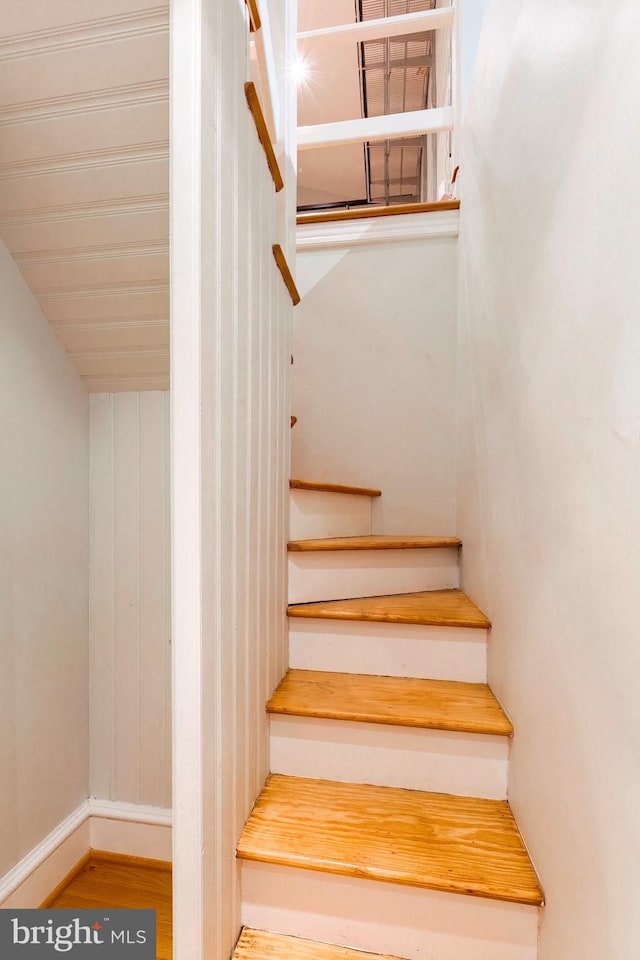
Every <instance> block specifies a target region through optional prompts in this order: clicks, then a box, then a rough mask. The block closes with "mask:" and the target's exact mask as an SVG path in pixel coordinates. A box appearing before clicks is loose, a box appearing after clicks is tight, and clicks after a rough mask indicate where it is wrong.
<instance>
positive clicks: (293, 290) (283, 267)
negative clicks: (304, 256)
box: [271, 243, 300, 307]
mask: <svg viewBox="0 0 640 960" xmlns="http://www.w3.org/2000/svg"><path fill="white" fill-rule="evenodd" d="M271 249H272V251H273V259H274V260H275V262H276V264H277V267H278V270H279V271H280V273H281V274H282V279H283V280H284V285H285V287H286V288H287V290H288V291H289V295H290V297H291V302H292V303H293V305H294V307H295V306H296V304H298V303H300V294H299V293H298V288H297V287H296V282H295V280H294V279H293V275H292V273H291V270H289V264H288V263H287V258H286V257H285V255H284V250H283V249H282V247H281V246H280V244H279V243H274V245H273V246H272V247H271Z"/></svg>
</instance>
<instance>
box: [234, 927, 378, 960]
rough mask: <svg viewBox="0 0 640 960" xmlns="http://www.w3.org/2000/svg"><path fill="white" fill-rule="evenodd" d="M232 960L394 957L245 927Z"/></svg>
mask: <svg viewBox="0 0 640 960" xmlns="http://www.w3.org/2000/svg"><path fill="white" fill-rule="evenodd" d="M232 960H396V958H395V957H390V956H388V955H385V956H382V955H381V954H379V953H363V952H362V951H361V950H351V949H350V948H349V947H339V946H337V945H336V944H334V943H320V942H319V941H318V940H301V939H300V938H299V937H285V936H283V935H282V934H279V933H267V931H266V930H252V929H251V928H250V927H245V928H244V930H243V931H242V933H241V934H240V939H239V940H238V943H237V944H236V949H235V952H234V954H233V957H232Z"/></svg>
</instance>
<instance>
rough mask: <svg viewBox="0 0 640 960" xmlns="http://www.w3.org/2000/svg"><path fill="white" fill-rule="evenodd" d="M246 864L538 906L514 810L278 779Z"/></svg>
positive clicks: (242, 845) (391, 790)
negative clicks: (274, 865)
mask: <svg viewBox="0 0 640 960" xmlns="http://www.w3.org/2000/svg"><path fill="white" fill-rule="evenodd" d="M238 856H239V857H241V858H243V859H245V860H254V861H260V862H263V863H271V864H280V865H283V866H289V867H298V868H299V867H302V868H304V869H306V870H316V871H322V872H325V873H333V874H338V875H343V876H350V877H360V878H367V879H368V880H374V881H386V882H388V883H392V884H404V885H408V886H413V887H422V888H427V889H431V890H441V891H446V892H448V893H457V894H468V895H471V896H474V897H488V898H491V899H496V900H505V901H510V902H512V903H521V904H530V905H534V906H537V905H540V904H542V902H543V896H542V891H541V889H540V886H539V884H538V880H537V877H536V874H535V871H534V869H533V866H532V864H531V861H530V860H529V857H528V855H527V851H526V849H525V847H524V844H523V842H522V839H521V837H520V834H519V832H518V828H517V826H516V823H515V820H514V819H513V815H512V813H511V810H510V809H509V805H508V804H507V803H506V801H503V800H484V799H477V798H474V797H459V796H454V795H450V794H443V793H427V792H422V791H419V790H406V789H401V788H397V787H380V786H371V785H367V784H350V783H339V782H336V781H331V780H313V779H309V778H305V777H289V776H283V775H277V774H275V775H272V776H271V777H270V778H269V779H268V780H267V783H266V785H265V787H264V789H263V791H262V793H261V794H260V796H259V798H258V801H257V803H256V805H255V807H254V809H253V811H252V813H251V816H250V817H249V820H248V821H247V824H246V826H245V829H244V831H243V834H242V836H241V838H240V841H239V844H238Z"/></svg>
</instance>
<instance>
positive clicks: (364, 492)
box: [289, 480, 382, 497]
mask: <svg viewBox="0 0 640 960" xmlns="http://www.w3.org/2000/svg"><path fill="white" fill-rule="evenodd" d="M289 488H290V489H291V490H311V491H313V492H317V493H347V494H353V495H354V496H356V497H381V496H382V490H374V489H372V488H370V487H350V486H347V485H345V484H342V483H320V482H318V481H315V480H289Z"/></svg>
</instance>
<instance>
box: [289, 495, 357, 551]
mask: <svg viewBox="0 0 640 960" xmlns="http://www.w3.org/2000/svg"><path fill="white" fill-rule="evenodd" d="M289 524H290V529H289V538H290V539H291V540H315V539H324V538H325V537H367V536H369V534H370V533H371V497H360V496H355V495H354V494H347V493H325V492H321V491H319V490H291V491H290V494H289Z"/></svg>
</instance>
